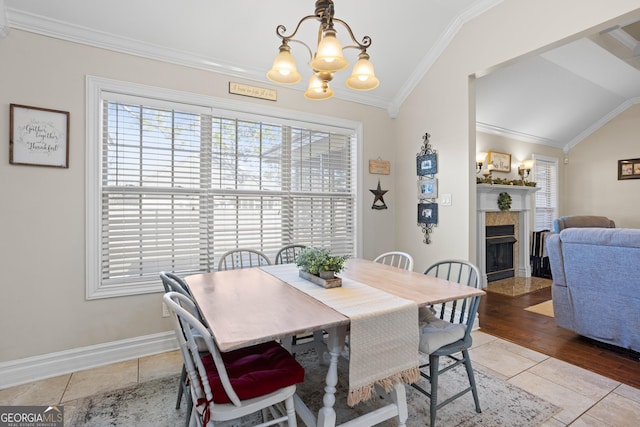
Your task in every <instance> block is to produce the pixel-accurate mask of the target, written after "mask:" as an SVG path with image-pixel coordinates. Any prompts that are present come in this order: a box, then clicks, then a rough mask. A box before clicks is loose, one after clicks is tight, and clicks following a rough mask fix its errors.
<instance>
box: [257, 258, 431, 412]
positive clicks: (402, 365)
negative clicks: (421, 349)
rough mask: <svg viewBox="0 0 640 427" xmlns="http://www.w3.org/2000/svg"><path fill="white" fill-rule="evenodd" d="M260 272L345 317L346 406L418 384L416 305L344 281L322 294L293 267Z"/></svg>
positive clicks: (353, 282) (319, 287)
mask: <svg viewBox="0 0 640 427" xmlns="http://www.w3.org/2000/svg"><path fill="white" fill-rule="evenodd" d="M260 268H262V270H264V271H265V272H267V273H269V274H271V275H273V276H275V277H277V278H278V279H280V280H282V281H283V282H286V283H288V284H289V285H291V286H293V287H295V288H297V289H299V290H300V291H302V292H304V293H306V294H307V295H309V296H311V297H313V298H315V299H317V300H319V301H321V302H322V303H323V304H325V305H327V306H329V307H331V308H333V309H334V310H336V311H338V312H340V313H341V314H344V315H345V316H347V317H349V319H350V323H351V326H350V331H349V396H348V398H347V404H348V405H349V406H355V405H356V404H357V403H359V402H361V401H364V400H368V399H370V398H372V397H373V396H374V385H375V384H378V385H380V386H382V387H383V388H384V389H385V391H387V392H389V391H391V389H392V387H393V384H397V383H400V382H405V383H413V382H415V381H417V380H418V378H419V377H420V371H419V369H418V365H419V361H418V344H419V334H418V306H417V304H416V303H414V302H413V301H409V300H406V299H403V298H399V297H396V296H395V295H391V294H388V293H386V292H383V291H381V290H378V289H375V288H373V287H370V286H367V285H365V284H363V283H359V282H357V281H355V280H351V279H347V278H344V277H343V278H342V286H341V287H337V288H330V289H325V288H323V287H322V286H318V285H316V284H314V283H311V282H310V281H308V280H305V279H303V278H301V277H299V276H298V267H297V266H296V265H295V264H281V265H271V266H264V267H260Z"/></svg>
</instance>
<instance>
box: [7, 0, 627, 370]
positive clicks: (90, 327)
mask: <svg viewBox="0 0 640 427" xmlns="http://www.w3.org/2000/svg"><path fill="white" fill-rule="evenodd" d="M637 7H638V2H637V0H608V1H606V2H604V1H585V0H565V1H563V2H557V1H555V0H539V1H536V2H532V1H529V0H507V1H504V2H503V3H500V4H499V5H498V6H496V7H495V8H494V9H492V10H490V11H488V12H487V13H485V14H484V15H482V16H480V17H478V18H476V19H475V20H473V21H471V22H469V23H467V24H466V25H465V26H464V27H463V28H462V30H461V31H460V32H459V34H458V35H457V36H456V37H455V39H454V40H453V42H452V43H451V45H450V46H449V47H448V48H447V49H446V50H445V52H444V53H443V54H442V56H441V57H440V59H439V60H438V61H437V62H436V63H435V64H434V66H433V67H432V68H431V69H430V70H429V72H428V73H427V74H426V75H425V76H424V79H423V80H422V82H421V83H420V84H419V86H418V87H417V88H416V89H415V91H414V92H413V93H412V95H411V96H410V97H409V98H408V99H407V101H406V102H405V103H404V105H403V106H402V108H401V111H400V114H399V116H398V118H397V119H396V120H395V121H394V120H391V119H389V117H388V116H387V114H386V112H384V111H382V110H380V109H376V108H371V107H365V106H361V105H358V104H354V103H350V102H345V101H340V100H338V99H332V100H330V101H325V102H322V103H310V102H308V101H305V100H304V98H303V97H302V95H301V94H300V93H299V92H295V91H292V90H289V89H284V88H281V87H278V88H277V90H278V102H277V104H276V105H277V106H278V107H280V108H289V109H295V110H301V111H307V112H312V113H316V114H323V115H327V116H337V117H341V118H344V119H349V120H357V121H361V122H362V123H363V128H364V153H363V157H362V165H361V166H362V167H363V168H365V171H366V165H367V163H368V160H369V159H377V158H378V157H380V158H382V159H385V160H390V161H391V171H392V172H391V173H392V174H391V175H390V176H378V175H369V174H368V173H366V172H365V173H364V174H363V175H364V184H363V188H362V192H363V193H365V194H363V202H362V206H361V208H362V211H363V216H364V221H363V246H364V253H363V255H364V256H365V257H367V258H371V257H373V256H374V255H375V254H377V253H379V252H381V251H383V250H386V249H390V248H397V249H401V250H406V251H409V252H410V253H412V254H413V255H414V257H415V259H416V270H418V271H420V270H421V269H424V268H425V267H426V266H427V265H428V263H431V262H433V261H435V260H438V259H441V258H445V257H457V258H470V259H472V260H473V259H475V214H474V213H475V191H472V190H474V189H475V173H474V170H475V168H474V162H475V151H476V148H475V124H474V123H475V119H474V105H475V100H474V98H473V91H470V87H472V86H473V79H472V78H471V80H470V76H472V75H473V74H474V73H476V72H484V71H485V70H487V69H489V68H490V67H493V66H495V65H496V64H500V63H503V62H506V61H509V60H511V59H513V58H516V57H518V56H520V55H524V54H526V53H527V52H531V51H533V50H535V49H540V48H542V47H544V46H547V45H550V44H552V43H554V42H556V41H557V40H560V39H564V38H566V37H569V36H572V35H575V34H577V33H579V32H582V31H585V30H587V29H591V28H593V27H594V26H597V25H598V24H599V23H601V22H603V21H607V20H611V19H614V18H616V17H618V16H619V15H621V14H623V13H626V12H629V11H631V10H633V9H634V8H637ZM0 58H2V63H3V67H2V79H0V141H3V142H0V146H1V145H4V146H5V150H0V199H1V200H2V209H1V210H0V212H2V213H1V216H0V219H1V221H0V236H2V243H3V244H2V247H1V249H0V260H1V261H0V262H1V263H2V264H1V267H2V268H1V269H0V271H2V279H3V285H2V292H3V293H2V302H3V309H2V310H0V325H1V326H0V328H1V329H0V334H1V335H0V362H2V361H8V360H14V359H18V358H23V357H28V356H34V355H39V354H45V353H49V352H54V351H60V350H65V349H72V348H76V347H81V346H88V345H92V344H98V343H105V342H110V341H114V340H120V339H125V338H132V337H137V336H142V335H147V334H152V333H156V332H160V331H166V330H169V328H170V327H169V323H168V322H167V321H166V319H161V317H160V314H161V309H160V300H161V295H160V294H151V295H143V296H135V297H126V298H112V299H103V300H97V301H85V298H84V295H85V283H84V280H85V279H84V278H85V276H84V274H85V271H84V269H85V267H84V256H85V236H84V221H85V206H84V197H85V196H84V189H85V169H84V155H85V149H84V147H85V144H87V143H89V142H90V141H85V126H84V123H85V117H84V115H85V93H84V92H85V90H84V85H85V76H86V75H88V74H89V75H95V76H101V77H107V78H112V79H118V80H123V81H130V82H136V83H144V84H148V85H152V86H160V87H166V88H172V89H176V90H182V91H191V92H195V93H200V94H205V95H211V96H216V97H221V98H226V97H229V98H231V96H230V95H229V94H227V93H226V92H227V85H228V81H229V77H227V76H223V75H217V74H214V73H210V72H206V71H202V70H196V69H189V68H185V67H182V66H177V65H171V64H162V63H158V62H156V61H151V60H147V59H143V58H138V57H131V56H127V55H122V54H117V53H114V52H110V51H105V50H100V49H95V48H89V47H86V46H81V45H77V44H73V43H68V42H62V41H59V40H55V39H51V38H47V37H41V36H36V35H33V34H29V33H25V32H21V31H17V30H12V31H11V33H10V34H9V36H8V37H6V38H4V39H0ZM232 80H234V81H237V80H239V79H236V78H232ZM239 81H241V80H239ZM241 82H242V81H241ZM246 83H251V82H246ZM233 99H237V98H233ZM255 102H257V103H261V104H263V105H265V107H268V106H269V105H272V104H270V103H269V102H268V101H255ZM10 103H17V104H25V105H32V106H38V107H47V108H54V109H59V110H65V111H70V113H71V131H70V135H71V148H70V154H71V156H70V167H69V169H51V168H41V167H27V166H12V165H9V162H8V150H7V149H6V147H7V146H8V141H7V140H8V130H7V129H8V117H9V104H10ZM470 123H473V125H470ZM425 132H429V133H430V134H432V143H433V147H434V148H435V149H436V150H438V156H439V171H440V172H439V173H438V175H437V177H438V179H439V184H440V188H439V191H440V194H442V193H449V194H451V195H452V201H453V205H452V206H449V207H442V208H441V211H440V223H439V224H438V227H437V228H436V230H435V232H434V234H433V243H432V244H431V245H425V244H423V243H422V238H423V236H422V234H421V233H420V229H419V227H417V225H416V203H417V198H416V179H417V177H416V174H415V155H416V153H417V152H418V151H419V150H420V146H421V143H422V139H421V138H422V135H423V134H424V133H425ZM378 177H380V179H381V184H382V187H383V188H384V189H389V190H390V191H389V192H388V193H387V194H385V201H386V203H387V205H388V206H389V209H388V210H387V211H372V210H371V203H372V200H373V199H372V195H371V194H370V193H369V191H368V189H371V188H375V186H376V184H377V179H378Z"/></svg>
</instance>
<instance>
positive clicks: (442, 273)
mask: <svg viewBox="0 0 640 427" xmlns="http://www.w3.org/2000/svg"><path fill="white" fill-rule="evenodd" d="M424 274H427V275H430V276H434V277H438V278H441V279H445V280H448V281H451V282H456V283H460V284H464V285H467V286H472V287H474V288H477V287H479V285H480V271H479V270H478V267H476V266H475V265H474V264H472V263H470V262H468V261H461V260H446V261H440V262H437V263H435V264H433V265H432V266H430V267H428V268H427V269H426V270H425V272H424ZM479 304H480V296H479V295H477V296H473V297H470V298H465V299H461V300H456V301H451V302H449V303H446V304H444V303H443V304H437V305H435V306H431V307H421V308H420V310H419V322H420V347H419V349H420V352H421V353H423V354H426V355H428V356H429V363H426V364H423V365H420V375H421V376H422V377H423V378H426V379H427V380H428V381H429V382H430V383H431V389H430V391H427V390H425V389H424V388H422V387H420V386H419V385H417V384H416V383H413V384H411V385H412V386H413V387H414V388H415V389H416V390H418V391H419V392H420V393H422V394H424V395H425V396H427V397H429V399H430V415H431V421H430V422H431V427H433V426H434V425H435V421H436V411H437V410H438V409H440V408H442V407H443V406H444V405H446V404H448V403H451V402H452V401H454V400H455V399H457V398H459V397H460V396H462V395H464V394H466V393H467V392H469V391H471V393H472V394H473V401H474V402H475V406H476V408H475V409H476V412H478V413H480V412H482V411H481V409H480V401H479V400H478V390H477V389H476V381H475V378H474V375H473V368H472V366H471V358H470V357H469V348H470V347H471V344H472V339H471V330H472V329H473V323H474V321H475V318H476V314H477V312H478V305H479ZM460 353H461V355H460ZM440 357H447V358H448V359H450V360H452V361H453V363H452V364H450V365H447V366H444V367H442V368H440V367H439V362H440ZM460 364H464V366H465V368H466V371H467V377H468V378H469V387H467V388H465V389H464V390H462V391H460V392H458V393H457V394H455V395H453V396H451V397H449V398H448V399H446V400H444V401H442V402H440V403H438V380H439V375H440V374H443V373H445V372H447V371H449V370H451V369H453V368H455V367H456V366H458V365H460ZM426 368H428V371H427V369H426Z"/></svg>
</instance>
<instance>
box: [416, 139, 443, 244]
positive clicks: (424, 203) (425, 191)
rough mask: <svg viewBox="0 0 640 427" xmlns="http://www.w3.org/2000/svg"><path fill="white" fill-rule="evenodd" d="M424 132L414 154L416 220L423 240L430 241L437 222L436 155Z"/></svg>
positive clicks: (427, 242)
mask: <svg viewBox="0 0 640 427" xmlns="http://www.w3.org/2000/svg"><path fill="white" fill-rule="evenodd" d="M430 137H431V135H429V134H428V133H425V134H424V136H423V137H422V139H423V141H424V142H423V144H422V149H421V150H420V152H419V153H418V154H417V155H416V173H417V174H418V199H419V202H418V215H417V222H418V225H419V226H420V228H421V229H422V233H423V234H424V240H423V242H424V243H426V244H427V245H428V244H429V243H431V233H432V232H433V227H434V226H435V225H437V224H438V203H436V198H437V197H438V180H437V179H436V178H435V174H436V173H437V172H438V156H437V153H436V151H435V150H434V149H433V148H432V147H431V143H430V142H429V138H430Z"/></svg>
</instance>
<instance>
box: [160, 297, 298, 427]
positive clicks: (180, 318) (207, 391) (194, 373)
mask: <svg viewBox="0 0 640 427" xmlns="http://www.w3.org/2000/svg"><path fill="white" fill-rule="evenodd" d="M163 300H164V302H165V303H166V304H167V306H168V307H169V310H170V311H171V313H172V315H173V316H172V318H173V320H174V329H175V333H176V338H177V340H178V345H179V347H180V351H181V352H182V356H183V359H184V363H185V366H186V368H187V374H188V375H189V379H190V381H189V386H190V388H191V395H192V401H193V405H194V410H193V411H192V413H191V421H192V423H193V424H195V425H197V426H198V427H202V426H205V427H213V426H214V425H215V424H216V423H218V422H225V421H230V420H234V419H238V418H241V417H243V416H245V415H249V414H252V413H255V412H259V411H260V412H262V416H263V419H262V423H260V424H257V426H262V427H266V426H271V425H276V424H279V425H282V423H285V422H286V425H287V426H289V427H296V426H297V422H296V413H295V408H294V398H293V396H294V394H295V391H296V384H297V383H301V382H302V381H303V380H304V368H303V367H302V366H301V365H300V364H299V363H298V362H297V361H296V360H295V358H294V357H293V356H291V354H289V353H288V352H287V351H286V350H285V349H284V348H283V347H282V346H280V344H278V343H276V342H275V341H270V342H267V343H262V344H257V345H253V346H249V347H245V348H240V349H238V350H234V351H229V352H225V353H221V352H220V350H219V349H218V346H217V345H216V343H215V341H214V340H213V337H212V336H211V334H210V332H209V331H208V329H207V328H206V327H205V326H204V325H203V324H202V323H201V322H200V321H199V320H198V319H197V318H196V317H195V316H193V315H192V314H191V313H192V310H193V309H194V308H195V303H194V302H193V300H191V298H189V297H188V296H187V295H184V294H181V293H178V292H169V293H166V294H164V296H163ZM198 336H200V337H202V339H203V340H204V342H205V343H206V345H207V347H208V349H209V353H210V354H209V355H207V356H204V357H202V356H201V354H200V351H199V348H198V343H197V340H198ZM280 405H284V408H285V409H284V411H280V409H279V407H280ZM267 410H268V411H269V413H270V414H271V415H272V416H273V419H267V418H268V417H267Z"/></svg>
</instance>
